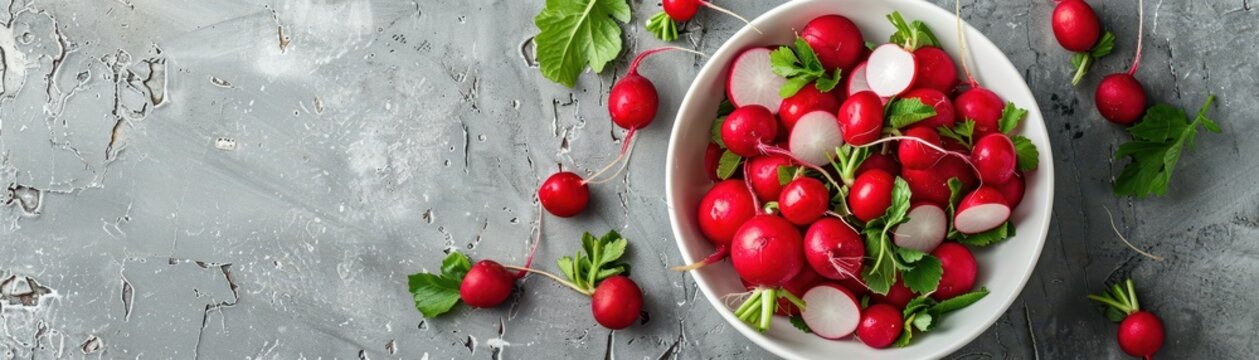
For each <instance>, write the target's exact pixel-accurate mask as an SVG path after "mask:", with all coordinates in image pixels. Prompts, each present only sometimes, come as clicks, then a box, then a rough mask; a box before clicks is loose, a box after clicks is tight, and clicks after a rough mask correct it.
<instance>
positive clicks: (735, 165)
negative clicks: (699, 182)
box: [717, 150, 743, 180]
mask: <svg viewBox="0 0 1259 360" xmlns="http://www.w3.org/2000/svg"><path fill="white" fill-rule="evenodd" d="M741 162H743V157H741V156H739V155H738V154H735V153H734V152H733V151H730V150H726V152H724V153H721V159H720V160H717V177H718V178H720V179H722V180H725V179H729V178H730V177H731V176H734V172H735V170H738V169H739V163H741Z"/></svg>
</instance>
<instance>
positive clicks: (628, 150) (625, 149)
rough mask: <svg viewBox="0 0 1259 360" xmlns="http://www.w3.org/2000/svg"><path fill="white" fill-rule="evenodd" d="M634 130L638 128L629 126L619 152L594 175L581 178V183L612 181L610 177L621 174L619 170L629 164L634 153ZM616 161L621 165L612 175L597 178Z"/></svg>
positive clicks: (622, 169) (614, 177) (635, 139)
mask: <svg viewBox="0 0 1259 360" xmlns="http://www.w3.org/2000/svg"><path fill="white" fill-rule="evenodd" d="M636 132H638V128H630V129H629V132H627V133H625V140H624V142H623V144H622V145H621V154H620V155H617V156H616V158H615V159H612V162H610V163H608V165H607V166H604V167H603V168H602V169H599V171H598V172H596V173H595V174H594V175H591V176H590V177H589V178H587V179H586V180H583V183H586V184H594V185H598V184H602V183H606V182H609V181H612V179H616V178H617V177H618V176H621V172H623V171H625V167H626V166H627V165H629V159H630V157H631V156H633V154H634V143H635V142H638V138H637V137H635V136H634V134H635V133H636ZM617 163H620V164H621V166H620V167H618V168H617V169H616V172H615V173H613V174H612V176H608V177H607V178H604V179H599V176H600V175H603V173H605V172H607V171H608V170H609V169H611V168H612V166H614V165H616V164H617Z"/></svg>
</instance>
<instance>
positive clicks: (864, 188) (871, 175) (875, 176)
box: [848, 170, 896, 222]
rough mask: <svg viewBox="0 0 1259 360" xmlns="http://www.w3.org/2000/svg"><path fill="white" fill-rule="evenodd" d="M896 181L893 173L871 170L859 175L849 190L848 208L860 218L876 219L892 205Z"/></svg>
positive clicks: (866, 219) (862, 219) (864, 219)
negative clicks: (893, 188)
mask: <svg viewBox="0 0 1259 360" xmlns="http://www.w3.org/2000/svg"><path fill="white" fill-rule="evenodd" d="M895 181H896V179H895V178H894V177H892V175H891V174H888V173H886V172H884V171H881V170H871V171H868V172H866V173H864V174H861V175H859V176H857V179H856V180H854V181H853V183H852V188H851V189H849V190H848V208H849V209H851V210H852V214H853V216H856V217H857V219H858V220H861V221H863V222H868V221H870V220H874V219H875V218H877V217H879V216H883V213H885V212H887V208H888V207H889V206H892V185H893V183H894V182H895Z"/></svg>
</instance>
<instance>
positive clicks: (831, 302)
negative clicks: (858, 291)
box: [800, 284, 861, 340]
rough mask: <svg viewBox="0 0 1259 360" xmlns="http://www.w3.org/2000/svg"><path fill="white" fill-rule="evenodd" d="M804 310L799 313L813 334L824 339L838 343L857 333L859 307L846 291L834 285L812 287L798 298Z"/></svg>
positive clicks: (854, 298)
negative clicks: (802, 301) (854, 332)
mask: <svg viewBox="0 0 1259 360" xmlns="http://www.w3.org/2000/svg"><path fill="white" fill-rule="evenodd" d="M801 300H804V303H805V308H804V311H803V312H801V313H800V316H801V317H803V318H804V323H805V324H807V325H809V330H813V334H814V335H817V336H820V337H822V338H825V339H831V340H834V339H839V338H842V337H845V336H848V335H850V334H852V333H853V331H856V330H857V324H858V323H859V322H861V307H860V305H858V304H857V298H856V297H855V296H853V295H852V293H851V292H849V291H848V290H847V289H844V288H843V287H842V286H839V285H835V284H822V285H818V286H814V287H813V288H812V289H809V291H807V292H805V293H804V296H802V297H801Z"/></svg>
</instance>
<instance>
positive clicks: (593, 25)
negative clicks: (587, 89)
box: [533, 0, 630, 87]
mask: <svg viewBox="0 0 1259 360" xmlns="http://www.w3.org/2000/svg"><path fill="white" fill-rule="evenodd" d="M629 21H630V7H629V4H628V3H627V2H626V1H625V0H547V1H546V6H545V7H544V8H543V9H542V12H540V13H538V15H537V16H536V17H534V18H533V23H534V24H535V25H537V27H538V35H537V36H536V37H534V39H533V43H534V45H535V46H536V51H537V54H538V65H539V68H540V70H541V71H542V76H545V77H546V78H547V79H551V81H554V82H557V83H560V84H563V85H564V86H568V87H572V86H573V85H575V84H576V83H577V76H578V75H580V74H581V72H582V71H584V70H585V69H586V66H587V65H589V66H590V69H591V70H594V72H595V73H599V72H602V71H603V67H604V66H606V65H607V64H608V62H610V61H612V60H613V59H616V57H617V55H619V54H620V53H621V27H620V26H619V25H618V22H619V23H626V22H629Z"/></svg>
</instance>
